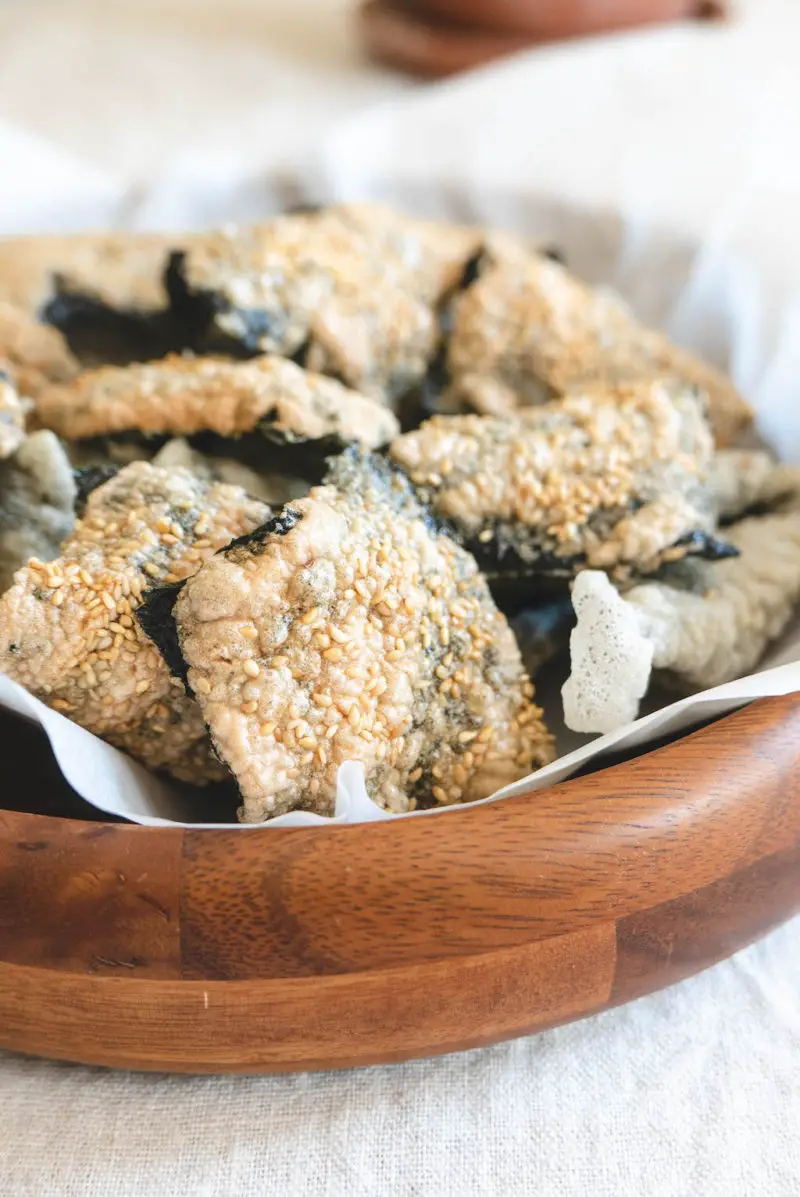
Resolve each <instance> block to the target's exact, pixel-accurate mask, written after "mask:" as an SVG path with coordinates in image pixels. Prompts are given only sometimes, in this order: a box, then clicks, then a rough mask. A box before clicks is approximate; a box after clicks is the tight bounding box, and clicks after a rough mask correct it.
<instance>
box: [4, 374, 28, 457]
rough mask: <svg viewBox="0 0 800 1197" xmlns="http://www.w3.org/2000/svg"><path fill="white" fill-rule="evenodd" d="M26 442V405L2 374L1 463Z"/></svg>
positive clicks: (5, 375)
mask: <svg viewBox="0 0 800 1197" xmlns="http://www.w3.org/2000/svg"><path fill="white" fill-rule="evenodd" d="M24 440H25V405H24V403H23V402H22V400H21V399H20V397H19V395H18V394H17V389H16V387H15V386H14V384H13V383H12V381H11V379H10V378H9V376H8V374H6V373H5V372H0V461H2V460H3V458H5V457H10V456H11V454H12V453H13V452H15V450H17V449H18V448H19V446H20V445H21V444H22V442H23V441H24Z"/></svg>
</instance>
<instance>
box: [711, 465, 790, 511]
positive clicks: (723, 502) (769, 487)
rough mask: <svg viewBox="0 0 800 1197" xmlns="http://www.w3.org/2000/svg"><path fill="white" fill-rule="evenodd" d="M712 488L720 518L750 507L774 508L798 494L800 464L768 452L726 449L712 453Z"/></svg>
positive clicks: (749, 509)
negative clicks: (779, 458) (791, 463)
mask: <svg viewBox="0 0 800 1197" xmlns="http://www.w3.org/2000/svg"><path fill="white" fill-rule="evenodd" d="M711 488H712V490H713V491H714V496H715V498H716V502H717V511H718V514H719V518H720V519H722V520H735V519H738V518H740V517H741V516H742V515H744V514H746V513H747V512H749V511H751V509H752V508H754V507H758V508H766V509H767V510H770V509H773V508H776V507H779V506H781V505H782V504H784V503H786V502H787V501H791V500H793V499H794V498H796V496H797V495H800V467H798V466H792V465H785V464H782V463H780V462H776V461H774V460H773V458H771V457H770V455H769V454H768V453H763V452H759V451H753V452H751V451H748V450H744V449H726V450H721V451H720V452H719V453H715V454H714V461H713V463H712V468H711Z"/></svg>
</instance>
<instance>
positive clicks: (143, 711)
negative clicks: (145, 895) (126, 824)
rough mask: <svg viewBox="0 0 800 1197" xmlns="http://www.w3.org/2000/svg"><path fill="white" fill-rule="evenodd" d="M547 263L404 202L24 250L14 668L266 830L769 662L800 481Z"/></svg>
mask: <svg viewBox="0 0 800 1197" xmlns="http://www.w3.org/2000/svg"><path fill="white" fill-rule="evenodd" d="M750 422H751V413H750V410H749V408H748V407H747V404H746V403H745V402H744V400H743V399H742V398H741V396H740V395H739V394H738V393H737V391H736V389H735V387H734V386H733V384H732V383H731V382H730V381H729V380H728V379H727V378H726V377H725V376H724V375H723V374H722V373H721V372H719V371H717V370H716V369H714V368H713V367H712V366H710V365H708V364H707V363H704V362H702V361H700V360H699V359H697V358H695V357H694V356H693V355H691V354H689V353H688V352H686V351H685V350H682V349H679V348H678V347H676V346H674V345H671V344H670V343H669V342H668V341H667V340H666V338H665V337H663V335H661V334H660V333H657V332H655V331H654V330H651V329H647V328H644V327H643V326H641V325H640V324H639V323H638V322H637V320H636V319H635V317H634V316H633V314H632V313H631V312H630V311H629V310H628V309H627V308H626V307H625V306H624V304H623V303H622V302H621V301H620V300H619V299H618V298H616V297H615V296H612V295H611V294H609V293H608V292H606V291H601V290H594V289H592V288H591V287H589V286H587V285H586V284H584V283H583V282H581V281H580V280H579V279H578V278H576V277H575V276H574V275H572V274H571V273H570V272H569V270H568V269H567V268H566V267H565V266H563V265H562V264H561V263H560V262H559V261H557V260H554V258H553V255H552V253H551V252H549V251H548V250H546V248H545V247H543V246H541V245H539V244H537V243H535V242H533V241H526V240H525V239H523V238H520V237H515V236H511V235H509V234H504V233H499V232H493V231H488V230H485V229H480V228H472V227H461V226H455V225H444V224H436V223H431V222H424V221H419V220H414V219H411V218H409V217H405V216H402V215H399V214H397V213H394V212H392V211H390V210H388V209H385V208H381V207H370V206H366V205H344V206H340V207H334V208H329V209H324V210H304V211H301V212H295V213H291V214H288V215H285V216H280V217H277V218H276V219H274V220H272V221H270V222H267V223H264V224H261V225H256V226H251V227H248V228H241V229H239V228H228V229H226V230H224V231H222V232H213V233H207V234H202V233H197V234H192V235H191V236H187V237H184V238H178V239H177V240H176V239H175V238H173V237H170V236H167V235H147V236H137V235H116V236H115V235H111V234H104V235H102V236H82V237H74V238H64V237H56V238H46V237H45V238H21V239H17V240H13V241H8V242H6V243H5V245H4V247H3V254H2V265H0V510H1V511H2V520H1V521H0V589H2V596H1V597H0V671H2V672H3V673H5V674H7V675H8V676H9V677H10V678H12V679H14V680H15V681H17V682H19V683H21V684H22V685H24V686H26V687H27V688H28V689H29V690H30V691H31V692H32V693H33V694H35V695H36V696H37V697H39V698H40V699H42V700H43V701H44V702H46V703H48V704H49V705H50V706H52V707H53V708H54V709H56V710H58V711H60V712H62V713H63V714H64V715H65V716H67V717H68V718H70V719H73V720H75V721H76V722H77V723H79V724H81V726H83V727H85V728H88V729H89V730H90V731H92V732H94V733H95V734H97V735H99V736H102V737H103V738H104V739H106V740H108V741H109V742H110V743H112V744H114V745H116V746H117V747H119V748H122V749H123V750H125V751H127V752H129V753H131V754H132V755H133V756H134V757H136V758H137V759H138V760H140V761H142V762H143V763H144V764H146V765H147V766H149V767H150V768H152V769H154V770H159V771H162V772H164V773H166V774H168V775H171V776H173V777H176V778H178V779H181V780H183V781H186V782H189V783H191V784H194V785H207V784H208V783H210V782H216V781H220V780H224V781H225V782H226V784H228V785H229V786H231V787H233V788H235V791H236V793H237V794H238V802H239V817H240V818H241V819H242V820H243V821H245V822H250V823H253V822H260V821H262V820H265V819H269V818H271V817H273V816H274V815H277V814H280V813H283V812H286V811H289V810H296V809H308V810H314V811H318V812H320V813H322V814H331V813H333V810H334V805H335V799H336V784H337V773H338V768H339V766H340V764H342V763H343V762H345V761H356V762H359V763H360V764H362V765H363V768H364V774H365V778H366V783H367V789H368V792H369V794H370V796H371V797H372V799H373V800H374V801H375V802H376V803H377V804H378V805H380V806H382V807H384V808H385V809H387V810H390V811H394V812H403V811H410V810H416V809H425V808H430V807H436V806H444V805H452V804H458V803H464V802H470V801H474V800H476V799H479V798H484V797H487V796H489V795H491V794H492V793H494V792H495V791H496V790H498V789H499V788H500V787H502V786H504V785H506V784H508V783H510V782H513V781H516V780H518V779H519V778H521V777H524V776H526V775H527V774H529V773H530V772H532V771H533V770H535V769H538V768H540V767H541V766H542V765H544V764H546V763H547V762H549V761H550V760H552V759H553V756H554V752H555V748H554V741H553V737H552V735H551V734H550V732H549V731H548V730H547V727H546V726H545V722H544V718H543V714H542V711H541V710H540V708H539V707H538V706H537V705H536V701H535V690H534V686H535V682H536V677H537V676H538V675H539V673H540V671H541V670H542V669H546V668H547V667H548V663H549V662H550V661H551V660H552V658H553V657H554V656H556V655H557V654H558V653H560V652H565V651H566V649H567V645H568V643H569V642H570V641H571V672H570V677H569V680H568V681H567V683H566V685H565V687H564V706H565V713H566V718H567V722H568V724H569V725H570V726H572V727H575V728H576V729H579V730H586V731H603V730H608V729H610V728H612V727H615V726H618V725H619V724H620V723H621V722H624V721H626V720H628V719H630V718H632V717H634V716H635V714H636V711H637V709H638V703H639V701H640V699H641V698H642V697H643V695H644V694H645V692H646V691H647V688H648V686H649V685H650V682H651V674H652V673H653V671H658V676H659V678H663V677H667V678H668V679H669V680H670V681H671V682H672V684H674V685H677V686H682V687H684V688H700V687H705V686H709V685H713V684H715V683H717V682H719V681H723V680H726V679H728V678H731V677H734V676H737V675H738V674H741V673H742V672H745V671H746V670H748V669H750V668H751V667H752V666H753V665H754V664H755V663H756V662H757V660H758V658H759V656H760V655H761V653H762V652H763V650H764V648H765V647H766V645H767V644H768V643H769V641H770V640H772V639H774V638H775V637H776V636H777V635H779V634H780V632H781V631H782V630H783V628H784V626H785V625H786V623H787V622H788V620H789V618H790V617H791V614H792V610H793V607H794V604H795V603H796V602H797V601H798V600H800V475H797V474H796V472H795V471H794V470H792V469H790V468H789V467H785V466H780V465H777V464H775V463H774V462H773V461H772V460H771V459H770V458H769V457H768V456H767V455H766V454H763V453H750V452H745V451H743V450H739V449H737V448H736V447H735V443H736V441H737V439H738V438H739V437H740V435H741V434H742V433H743V432H745V431H746V430H747V428H748V426H749V424H750Z"/></svg>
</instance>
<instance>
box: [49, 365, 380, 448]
mask: <svg viewBox="0 0 800 1197" xmlns="http://www.w3.org/2000/svg"><path fill="white" fill-rule="evenodd" d="M37 418H38V420H39V423H40V424H41V425H42V426H43V427H45V428H51V429H53V431H55V432H58V433H59V434H60V435H61V436H63V437H65V438H67V439H69V440H80V439H84V438H87V437H98V436H114V435H116V434H119V433H127V432H132V431H137V432H141V433H143V434H144V435H145V436H191V435H193V434H195V433H199V432H214V433H216V434H217V435H218V436H221V437H225V438H234V437H240V436H242V435H244V434H245V433H248V432H252V431H253V430H254V429H256V428H261V429H262V430H263V431H265V432H266V433H267V434H268V435H269V436H271V437H272V438H273V439H276V440H279V441H284V442H292V443H295V442H300V441H302V442H307V441H327V442H331V441H334V442H338V443H339V447H341V444H342V443H349V442H359V443H361V444H363V445H365V446H366V447H367V448H370V449H372V448H377V447H378V446H380V445H384V444H386V443H387V442H388V441H390V440H391V439H392V437H393V436H395V435H396V434H397V433H398V432H399V426H398V423H397V420H396V419H395V417H394V416H393V415H392V413H391V412H390V411H389V410H388V409H387V408H386V407H384V406H383V405H382V404H380V403H377V402H376V401H375V400H374V399H368V398H367V397H366V396H364V395H358V394H356V393H355V392H354V391H349V390H347V388H346V387H343V386H342V385H341V384H340V383H338V382H336V381H334V380H333V379H331V378H323V377H322V376H321V375H319V374H310V373H308V372H307V371H305V370H302V369H301V368H300V367H299V366H296V365H295V364H294V363H293V362H290V361H286V360H284V359H283V358H279V357H259V358H254V359H253V360H252V361H246V362H241V361H239V362H233V361H227V360H225V359H224V358H204V357H201V358H193V357H181V356H180V355H178V354H174V355H172V356H170V357H167V358H165V359H164V360H163V361H158V362H148V363H145V364H140V365H131V366H104V367H101V368H100V369H98V370H89V371H86V372H85V373H84V374H82V375H81V376H80V378H78V379H76V381H75V382H74V383H72V384H71V385H69V386H63V387H51V388H50V389H49V390H48V391H46V392H45V393H44V394H43V395H42V396H41V397H40V400H39V403H38V405H37Z"/></svg>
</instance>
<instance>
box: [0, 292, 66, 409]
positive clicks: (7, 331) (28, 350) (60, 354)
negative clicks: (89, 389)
mask: <svg viewBox="0 0 800 1197" xmlns="http://www.w3.org/2000/svg"><path fill="white" fill-rule="evenodd" d="M0 363H2V366H3V369H4V370H7V371H8V373H9V374H10V375H11V377H12V378H13V379H14V382H15V383H16V386H17V389H18V390H19V393H20V394H21V395H25V396H26V397H27V398H30V399H35V398H36V397H37V395H38V394H39V392H40V391H41V390H42V389H43V388H44V387H46V386H50V385H51V384H52V383H59V382H69V381H70V380H71V379H73V378H74V377H75V375H76V374H77V373H78V370H79V368H80V367H79V366H78V362H77V361H76V359H75V358H74V357H73V356H72V354H71V353H70V351H69V349H68V347H67V343H66V341H65V340H64V338H63V337H62V336H61V333H59V332H58V331H57V330H56V329H54V328H49V327H48V326H47V325H46V324H41V323H40V322H39V321H38V320H36V319H34V317H33V316H30V315H29V314H28V313H27V312H26V311H24V310H23V309H22V308H18V307H15V306H14V305H13V304H10V303H3V302H2V301H0Z"/></svg>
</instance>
